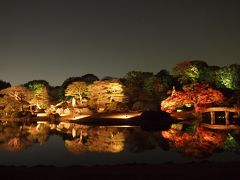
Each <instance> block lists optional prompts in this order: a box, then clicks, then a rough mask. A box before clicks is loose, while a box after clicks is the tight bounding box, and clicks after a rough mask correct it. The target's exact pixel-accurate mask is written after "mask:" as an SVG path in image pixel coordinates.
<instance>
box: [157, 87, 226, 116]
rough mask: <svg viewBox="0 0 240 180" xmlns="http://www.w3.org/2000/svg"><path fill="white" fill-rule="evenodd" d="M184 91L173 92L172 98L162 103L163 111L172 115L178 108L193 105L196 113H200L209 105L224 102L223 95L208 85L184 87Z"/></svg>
mask: <svg viewBox="0 0 240 180" xmlns="http://www.w3.org/2000/svg"><path fill="white" fill-rule="evenodd" d="M182 89H183V91H175V90H174V91H171V96H169V97H168V98H167V99H165V100H163V101H162V102H161V110H163V111H166V112H169V113H171V112H173V111H175V110H176V109H177V108H178V107H183V106H184V105H185V104H191V105H192V106H194V108H195V111H200V109H201V108H202V107H204V106H206V105H208V104H214V103H215V104H217V103H222V102H223V100H224V96H223V94H222V93H221V92H220V91H218V90H215V89H213V88H212V87H210V86H209V85H208V84H198V83H196V84H191V85H187V86H183V88H182Z"/></svg>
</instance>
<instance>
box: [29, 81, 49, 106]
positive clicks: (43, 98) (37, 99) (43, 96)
mask: <svg viewBox="0 0 240 180" xmlns="http://www.w3.org/2000/svg"><path fill="white" fill-rule="evenodd" d="M25 87H27V88H28V89H30V90H31V91H33V93H34V98H33V99H32V100H31V104H32V105H36V106H37V108H39V109H46V108H47V107H48V106H49V100H50V97H49V95H48V89H49V84H48V82H46V81H44V80H35V81H30V82H28V83H27V84H25Z"/></svg>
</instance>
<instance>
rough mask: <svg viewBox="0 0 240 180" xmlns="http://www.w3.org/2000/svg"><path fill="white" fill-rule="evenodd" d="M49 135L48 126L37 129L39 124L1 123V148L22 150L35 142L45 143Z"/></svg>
mask: <svg viewBox="0 0 240 180" xmlns="http://www.w3.org/2000/svg"><path fill="white" fill-rule="evenodd" d="M48 136H49V128H48V127H42V128H41V129H37V125H24V124H22V123H4V122H1V123H0V149H5V150H8V151H13V152H16V151H22V150H24V149H26V148H27V147H29V146H31V145H32V144H34V143H39V144H43V143H45V142H46V141H47V138H48Z"/></svg>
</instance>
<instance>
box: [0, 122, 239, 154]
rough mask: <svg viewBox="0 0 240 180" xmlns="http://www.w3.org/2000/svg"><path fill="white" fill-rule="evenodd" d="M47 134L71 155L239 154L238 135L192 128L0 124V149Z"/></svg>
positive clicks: (36, 141)
mask: <svg viewBox="0 0 240 180" xmlns="http://www.w3.org/2000/svg"><path fill="white" fill-rule="evenodd" d="M51 134H57V135H58V136H61V137H62V139H63V140H64V144H65V147H66V149H67V150H68V151H69V152H70V153H73V154H81V153H86V152H110V153H119V152H122V151H125V150H126V151H128V152H131V153H140V152H143V151H146V150H153V149H156V148H161V149H163V150H169V149H170V148H172V149H176V150H177V151H178V152H179V153H182V154H184V155H187V156H190V157H197V158H205V157H209V156H211V155H212V154H213V153H215V152H223V151H230V152H235V153H240V144H239V142H240V131H222V130H221V131H220V130H210V129H204V128H202V127H196V126H194V125H179V124H175V125H172V128H171V129H169V130H168V131H155V132H147V131H143V130H142V129H141V128H140V127H131V128H126V127H110V126H95V127H94V126H86V125H79V124H75V123H65V122H64V123H59V124H51V123H47V122H39V123H38V124H31V125H26V124H22V123H4V122H1V123H0V149H5V150H8V151H13V152H16V151H22V150H24V149H26V148H28V147H30V146H32V145H33V144H44V143H46V142H47V140H48V138H49V137H50V135H51Z"/></svg>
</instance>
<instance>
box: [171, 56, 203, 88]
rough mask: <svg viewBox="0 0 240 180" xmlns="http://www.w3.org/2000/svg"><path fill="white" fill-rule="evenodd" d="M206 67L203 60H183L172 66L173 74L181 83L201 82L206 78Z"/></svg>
mask: <svg viewBox="0 0 240 180" xmlns="http://www.w3.org/2000/svg"><path fill="white" fill-rule="evenodd" d="M207 67H208V65H207V63H206V62H204V61H198V60H195V61H183V62H180V63H178V64H177V65H176V66H175V67H174V68H173V74H174V75H175V76H177V77H178V81H179V82H180V83H181V84H191V83H197V82H202V81H204V79H205V78H206V71H207Z"/></svg>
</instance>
